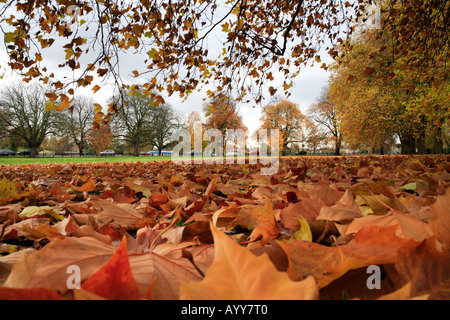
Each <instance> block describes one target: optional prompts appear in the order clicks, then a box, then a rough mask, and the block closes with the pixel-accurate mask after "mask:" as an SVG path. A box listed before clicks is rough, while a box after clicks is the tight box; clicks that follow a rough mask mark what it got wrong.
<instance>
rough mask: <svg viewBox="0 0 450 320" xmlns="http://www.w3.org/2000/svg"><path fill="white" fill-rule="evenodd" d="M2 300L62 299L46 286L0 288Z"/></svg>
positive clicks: (0, 298)
mask: <svg viewBox="0 0 450 320" xmlns="http://www.w3.org/2000/svg"><path fill="white" fill-rule="evenodd" d="M0 300H62V298H61V296H60V295H59V294H57V293H56V292H55V291H53V290H50V289H45V288H27V289H16V288H0Z"/></svg>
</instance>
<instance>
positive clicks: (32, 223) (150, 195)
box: [0, 156, 450, 300]
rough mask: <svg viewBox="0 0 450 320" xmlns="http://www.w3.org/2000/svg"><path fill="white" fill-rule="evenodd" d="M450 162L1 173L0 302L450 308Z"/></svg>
mask: <svg viewBox="0 0 450 320" xmlns="http://www.w3.org/2000/svg"><path fill="white" fill-rule="evenodd" d="M448 160H449V158H448V157H447V156H416V157H406V156H378V157H376V156H367V157H339V158H338V157H314V158H313V157H304V158H302V159H298V158H281V159H280V169H279V171H278V173H276V174H275V175H273V176H264V175H261V174H260V169H261V168H260V165H259V164H251V165H250V164H244V165H238V164H227V165H217V164H214V165H210V164H206V163H204V164H202V165H189V164H183V165H182V164H175V163H172V162H138V163H99V164H54V165H28V166H2V167H1V168H0V169H1V171H0V172H1V175H2V180H0V222H1V225H0V226H1V227H0V232H1V235H0V241H1V254H2V256H1V257H0V267H1V268H0V285H1V288H0V298H1V299H41V298H42V299H134V300H136V299H151V300H153V299H164V300H169V299H170V300H173V299H194V300H202V299H225V300H227V299H254V300H258V299H267V300H275V299H280V300H287V299H295V300H298V299H343V298H344V299H411V298H414V299H416V298H421V299H449V298H450V297H449V295H448V292H449V291H448V289H449V285H450V283H449V278H450V277H449V276H450V264H449V263H448V262H449V261H450V260H449V259H450V256H449V244H450V216H449V211H448V208H449V206H450V190H449V186H450V176H449V171H450V167H449V164H448ZM371 265H377V266H379V267H380V268H381V270H382V274H383V276H382V279H381V288H380V289H369V288H368V287H367V284H366V282H367V279H368V277H369V274H367V272H366V270H367V268H368V267H369V266H371ZM69 266H77V267H79V268H80V270H81V274H80V287H79V288H69V287H68V284H67V283H68V282H67V281H68V278H69V276H71V274H70V273H68V272H67V270H68V267H69Z"/></svg>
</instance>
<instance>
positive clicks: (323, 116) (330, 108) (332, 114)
mask: <svg viewBox="0 0 450 320" xmlns="http://www.w3.org/2000/svg"><path fill="white" fill-rule="evenodd" d="M307 113H308V115H309V116H310V118H311V119H312V120H314V121H315V122H317V123H318V124H319V125H321V126H323V127H324V128H326V129H327V131H328V132H329V133H330V134H331V137H332V139H333V140H334V146H335V150H334V153H335V155H339V154H341V147H342V134H341V131H340V129H339V119H338V115H337V110H336V108H335V106H334V105H333V103H332V102H331V100H330V98H329V96H328V87H325V88H323V89H322V93H321V95H320V97H319V98H318V100H317V102H316V103H314V104H312V105H310V106H309V108H308V112H307Z"/></svg>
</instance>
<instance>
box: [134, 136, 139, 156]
mask: <svg viewBox="0 0 450 320" xmlns="http://www.w3.org/2000/svg"><path fill="white" fill-rule="evenodd" d="M133 155H134V156H135V157H138V156H139V140H138V141H136V142H135V143H134V151H133Z"/></svg>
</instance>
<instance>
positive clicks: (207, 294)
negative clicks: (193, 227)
mask: <svg viewBox="0 0 450 320" xmlns="http://www.w3.org/2000/svg"><path fill="white" fill-rule="evenodd" d="M210 228H211V231H212V234H213V237H214V245H215V246H214V248H215V253H214V255H215V256H214V261H213V263H212V264H211V266H210V267H209V268H208V269H207V270H206V273H205V277H204V279H203V280H202V281H200V282H194V281H191V282H182V283H181V286H180V298H181V299H193V300H205V299H219V300H220V299H221V300H240V299H250V300H287V299H289V300H290V299H294V300H297V299H317V298H318V295H319V292H318V289H317V285H316V283H315V281H314V279H313V278H312V277H308V278H306V279H305V280H303V281H299V282H294V281H292V280H290V279H289V277H288V275H287V274H286V273H285V272H280V271H278V270H277V269H276V268H275V266H274V265H273V264H272V262H271V261H270V259H269V258H268V256H267V255H261V256H256V255H254V254H253V253H251V252H250V251H249V250H248V249H246V248H244V247H241V246H240V245H239V244H237V243H236V242H235V241H233V240H232V239H231V238H230V237H229V236H227V235H226V234H224V233H223V232H221V231H219V230H218V229H217V228H215V227H214V226H213V225H212V224H210Z"/></svg>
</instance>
